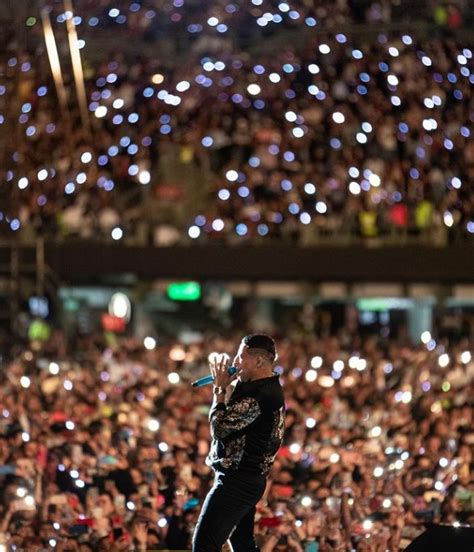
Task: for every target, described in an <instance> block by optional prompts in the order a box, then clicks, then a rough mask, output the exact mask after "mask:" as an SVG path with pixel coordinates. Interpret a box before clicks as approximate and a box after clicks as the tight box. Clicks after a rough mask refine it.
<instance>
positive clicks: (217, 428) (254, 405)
mask: <svg viewBox="0 0 474 552" xmlns="http://www.w3.org/2000/svg"><path fill="white" fill-rule="evenodd" d="M260 414H261V411H260V406H259V404H258V402H257V401H256V400H255V399H253V398H250V397H248V398H245V399H242V400H240V401H238V402H235V403H234V404H232V405H231V406H228V407H227V408H226V410H220V409H219V410H215V411H214V413H213V415H212V417H211V435H212V437H213V438H214V439H225V438H226V437H228V436H229V435H231V434H232V433H236V432H237V431H241V430H242V429H245V428H246V427H248V426H249V425H250V424H252V423H253V422H254V421H255V420H256V419H257V418H258V417H259V416H260Z"/></svg>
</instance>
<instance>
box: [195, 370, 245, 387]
mask: <svg viewBox="0 0 474 552" xmlns="http://www.w3.org/2000/svg"><path fill="white" fill-rule="evenodd" d="M227 373H228V374H229V376H233V375H234V374H236V373H237V368H236V367H235V366H229V367H228V368H227ZM213 382H214V377H213V375H212V374H209V375H208V376H204V377H203V378H199V379H197V380H196V381H193V382H192V383H191V385H192V386H193V387H204V385H209V384H210V383H213Z"/></svg>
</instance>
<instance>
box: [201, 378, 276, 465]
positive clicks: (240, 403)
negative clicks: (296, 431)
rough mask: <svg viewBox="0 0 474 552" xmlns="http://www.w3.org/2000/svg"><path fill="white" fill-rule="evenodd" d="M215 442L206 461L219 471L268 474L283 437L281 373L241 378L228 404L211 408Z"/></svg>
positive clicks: (210, 413)
mask: <svg viewBox="0 0 474 552" xmlns="http://www.w3.org/2000/svg"><path fill="white" fill-rule="evenodd" d="M209 421H210V425H211V436H212V444H211V450H210V452H209V455H208V457H207V459H206V464H207V465H208V466H211V467H212V468H214V470H216V471H223V472H228V471H237V470H238V471H242V472H251V473H255V474H263V475H267V474H268V473H269V471H270V469H271V467H272V465H273V461H274V459H275V456H276V454H277V452H278V449H279V448H280V445H281V442H282V440H283V432H284V428H285V401H284V397H283V389H282V387H281V385H280V381H279V379H278V375H274V376H271V377H268V378H262V379H258V380H254V381H247V382H240V381H239V382H238V383H237V385H236V386H235V389H234V392H233V393H232V396H231V397H230V400H229V402H228V404H227V405H226V404H224V403H214V404H213V406H212V408H211V411H210V412H209Z"/></svg>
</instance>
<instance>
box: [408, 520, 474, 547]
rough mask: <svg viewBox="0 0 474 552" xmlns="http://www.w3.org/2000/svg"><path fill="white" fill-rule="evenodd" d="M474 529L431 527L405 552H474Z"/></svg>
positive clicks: (446, 526) (448, 526) (444, 526)
mask: <svg viewBox="0 0 474 552" xmlns="http://www.w3.org/2000/svg"><path fill="white" fill-rule="evenodd" d="M473 550H474V529H473V528H471V527H453V526H452V525H430V526H429V527H428V529H427V530H426V531H425V532H424V533H423V534H422V535H420V536H419V537H417V538H416V539H415V540H414V541H413V542H412V543H411V544H410V546H409V547H408V548H405V552H473Z"/></svg>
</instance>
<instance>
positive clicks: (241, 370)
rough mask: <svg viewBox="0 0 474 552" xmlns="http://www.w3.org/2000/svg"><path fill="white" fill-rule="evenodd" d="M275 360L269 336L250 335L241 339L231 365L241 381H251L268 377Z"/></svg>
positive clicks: (272, 342)
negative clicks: (234, 367) (235, 368)
mask: <svg viewBox="0 0 474 552" xmlns="http://www.w3.org/2000/svg"><path fill="white" fill-rule="evenodd" d="M276 358H277V353H276V348H275V342H274V341H273V339H272V338H271V337H270V336H268V335H265V334H251V335H247V336H245V337H244V338H243V339H242V341H241V343H240V346H239V350H238V351H237V354H236V355H235V357H234V361H233V364H234V366H236V367H237V370H238V372H237V374H238V376H239V377H240V379H241V381H252V380H256V379H261V378H265V377H270V376H271V375H272V374H273V363H274V362H275V360H276Z"/></svg>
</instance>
